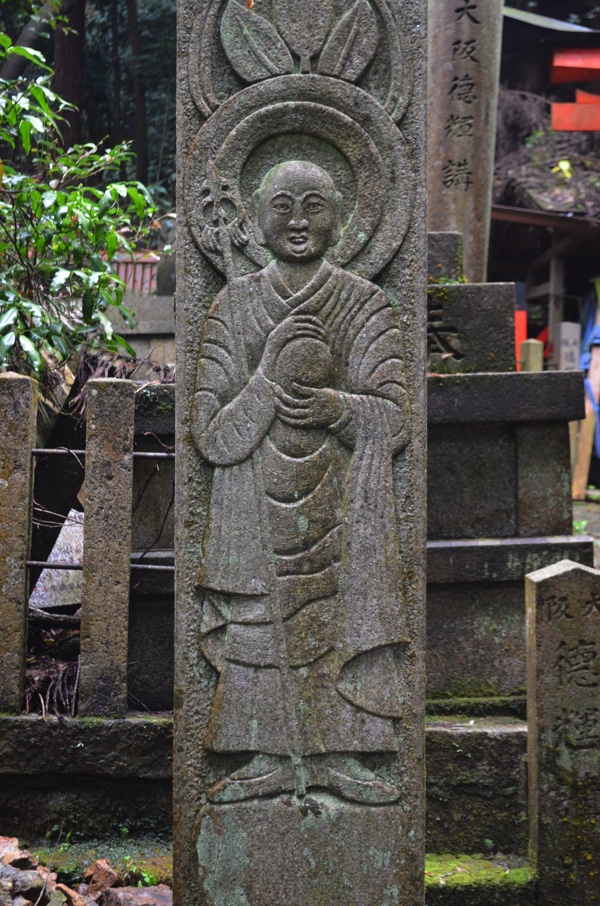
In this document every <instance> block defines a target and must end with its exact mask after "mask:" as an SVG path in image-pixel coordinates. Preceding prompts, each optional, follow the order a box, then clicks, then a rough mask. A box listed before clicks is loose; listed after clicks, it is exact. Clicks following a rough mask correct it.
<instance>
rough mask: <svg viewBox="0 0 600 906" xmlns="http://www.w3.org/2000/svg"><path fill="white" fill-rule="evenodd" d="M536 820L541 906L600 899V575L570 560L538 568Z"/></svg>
mask: <svg viewBox="0 0 600 906" xmlns="http://www.w3.org/2000/svg"><path fill="white" fill-rule="evenodd" d="M526 594H527V699H528V706H527V710H528V721H529V738H528V754H527V758H528V772H529V784H528V786H529V821H530V837H531V850H532V859H533V860H534V861H535V863H536V866H537V872H538V878H539V881H538V884H539V896H540V902H543V903H544V904H545V906H546V904H547V906H558V904H568V906H578V904H580V903H594V902H597V901H598V898H599V896H600V888H599V886H598V877H599V871H600V827H599V823H598V814H599V810H600V707H599V689H600V572H598V571H597V570H594V569H590V568H588V567H585V566H580V565H579V564H576V563H572V562H570V561H569V560H563V561H562V562H561V563H557V564H555V565H554V566H549V567H547V568H546V569H542V570H538V571H537V572H534V573H530V575H528V576H527V580H526Z"/></svg>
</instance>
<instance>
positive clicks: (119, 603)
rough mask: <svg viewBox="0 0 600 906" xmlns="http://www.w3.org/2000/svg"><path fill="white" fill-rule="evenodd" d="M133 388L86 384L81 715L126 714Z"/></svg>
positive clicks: (123, 384) (107, 383)
mask: <svg viewBox="0 0 600 906" xmlns="http://www.w3.org/2000/svg"><path fill="white" fill-rule="evenodd" d="M134 409H135V386H134V384H132V383H131V382H130V381H123V380H115V379H107V380H95V381H90V382H89V384H88V408H87V439H86V462H85V489H86V499H85V528H84V544H83V593H82V602H81V670H80V687H79V707H78V713H79V714H80V715H81V716H87V715H93V716H105V717H108V716H123V715H124V714H125V712H126V711H127V654H128V627H129V578H130V568H131V492H132V477H133V429H134Z"/></svg>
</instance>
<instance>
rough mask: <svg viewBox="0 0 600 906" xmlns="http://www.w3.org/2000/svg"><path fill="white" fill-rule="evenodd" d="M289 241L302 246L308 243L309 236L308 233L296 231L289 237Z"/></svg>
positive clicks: (291, 243)
mask: <svg viewBox="0 0 600 906" xmlns="http://www.w3.org/2000/svg"><path fill="white" fill-rule="evenodd" d="M288 242H289V243H290V245H295V246H298V247H300V246H301V245H306V243H307V242H308V236H307V235H306V233H294V234H293V235H292V236H289V237H288Z"/></svg>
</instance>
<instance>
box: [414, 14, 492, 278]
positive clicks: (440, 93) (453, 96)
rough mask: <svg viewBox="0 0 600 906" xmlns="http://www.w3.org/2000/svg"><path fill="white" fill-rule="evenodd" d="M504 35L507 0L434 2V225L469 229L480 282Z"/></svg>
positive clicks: (470, 262) (430, 181)
mask: <svg viewBox="0 0 600 906" xmlns="http://www.w3.org/2000/svg"><path fill="white" fill-rule="evenodd" d="M501 40H502V0H486V2H482V0H460V2H456V3H439V2H436V0H429V79H428V104H427V110H428V125H427V150H428V177H427V194H428V200H429V228H430V230H457V231H458V232H459V233H462V234H463V242H464V262H465V263H464V270H465V274H466V276H467V278H468V279H469V280H470V281H471V282H473V283H483V282H484V280H485V279H486V271H487V247H488V237H489V226H490V206H491V200H492V176H493V168H494V141H495V132H496V105H497V97H498V79H499V68H500V46H501Z"/></svg>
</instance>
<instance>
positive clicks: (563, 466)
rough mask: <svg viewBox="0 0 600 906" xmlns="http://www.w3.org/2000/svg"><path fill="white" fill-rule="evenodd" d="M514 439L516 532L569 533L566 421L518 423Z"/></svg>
mask: <svg viewBox="0 0 600 906" xmlns="http://www.w3.org/2000/svg"><path fill="white" fill-rule="evenodd" d="M516 439H517V482H518V487H517V496H518V511H519V515H518V522H519V531H518V534H519V535H521V536H525V537H526V536H535V535H542V534H544V535H567V534H569V533H570V532H571V530H572V525H573V515H572V504H571V456H570V450H569V427H568V424H567V422H542V423H539V422H538V423H537V424H535V423H534V424H528V425H518V426H517V429H516Z"/></svg>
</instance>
